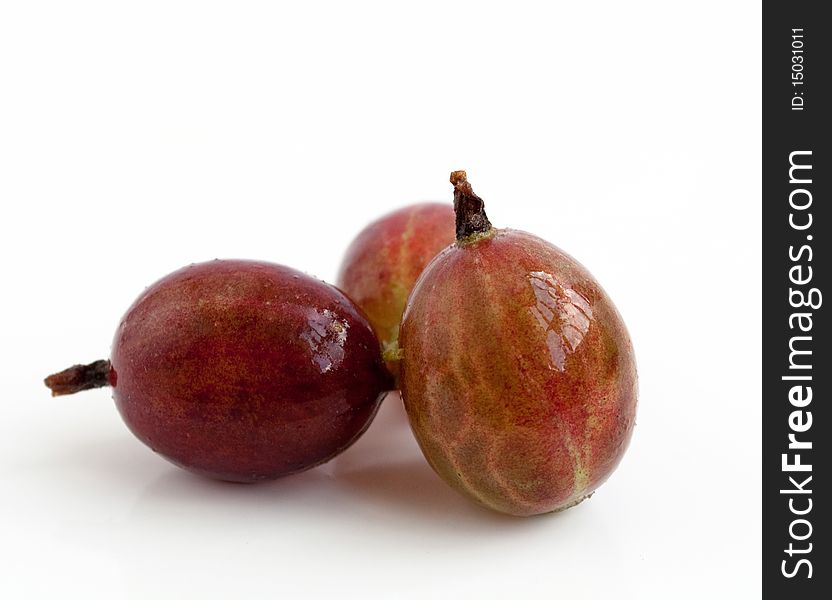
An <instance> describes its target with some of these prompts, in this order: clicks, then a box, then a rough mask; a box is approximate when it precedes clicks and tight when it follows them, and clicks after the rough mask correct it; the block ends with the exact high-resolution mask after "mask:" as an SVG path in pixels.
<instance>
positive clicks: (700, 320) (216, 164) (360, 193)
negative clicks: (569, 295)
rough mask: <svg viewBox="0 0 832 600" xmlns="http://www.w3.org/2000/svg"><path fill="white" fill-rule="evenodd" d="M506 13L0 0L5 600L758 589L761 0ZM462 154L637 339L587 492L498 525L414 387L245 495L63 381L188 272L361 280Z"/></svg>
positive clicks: (0, 553) (470, 6)
mask: <svg viewBox="0 0 832 600" xmlns="http://www.w3.org/2000/svg"><path fill="white" fill-rule="evenodd" d="M486 4H487V3H483V2H476V3H465V4H463V3H449V2H425V1H422V2H418V3H409V4H407V5H405V4H403V3H401V4H400V3H387V2H378V3H366V2H356V1H352V2H343V3H336V2H315V3H291V4H290V3H286V5H285V6H280V7H279V6H277V3H274V2H228V3H220V2H205V1H200V2H172V1H171V0H165V1H163V2H150V1H145V2H135V3H129V4H128V3H121V2H112V1H104V2H82V1H78V2H51V3H50V2H39V1H34V0H32V1H27V2H22V1H21V2H14V1H11V2H3V3H2V4H0V260H2V279H1V281H2V295H0V303H1V304H0V308H1V310H0V319H2V322H1V323H0V325H2V329H0V331H1V332H2V334H0V335H1V337H0V352H1V353H2V354H0V365H2V367H1V368H2V378H1V379H0V381H2V384H3V390H2V415H1V416H0V503H2V504H0V508H1V509H0V597H3V598H9V599H16V598H108V599H111V598H136V599H146V598H190V597H193V598H202V599H204V598H212V597H240V598H266V597H268V598H276V597H280V598H337V597H343V598H385V599H386V598H511V599H516V598H520V599H524V598H560V597H563V598H571V599H576V598H602V597H606V596H607V595H608V594H614V595H615V597H617V598H663V599H664V598H697V599H698V598H703V597H719V598H744V597H755V596H757V595H759V592H760V566H759V558H760V549H761V535H760V524H761V511H760V460H759V449H760V432H759V430H760V412H761V411H760V403H759V398H760V380H761V377H760V367H759V361H760V331H759V325H760V274H761V263H760V248H761V238H760V229H761V223H760V203H759V202H760V201H759V199H760V196H761V189H760V175H761V172H760V166H759V163H760V153H761V141H760V139H761V136H760V122H761V114H760V86H761V82H760V70H761V63H760V27H761V24H760V9H759V6H758V3H755V2H733V3H726V2H723V1H720V2H697V3H674V2H665V1H657V2H618V1H616V2H605V3H600V2H561V3H557V4H555V3H551V2H548V3H539V4H538V3H527V2H512V3H503V6H502V7H499V8H498V7H492V6H487V5H486ZM460 168H463V169H466V170H467V171H468V173H469V177H470V179H471V181H472V183H473V185H474V188H475V190H477V192H478V193H479V194H480V195H481V196H482V197H483V198H485V200H486V202H487V206H488V214H489V216H490V217H491V220H492V221H493V222H494V223H495V224H496V225H497V226H508V227H512V228H516V229H524V230H527V231H531V232H533V233H536V234H538V235H540V236H542V237H544V238H546V239H548V240H549V241H551V242H553V243H555V244H557V245H558V246H560V247H562V248H564V249H565V250H567V251H568V252H570V253H571V254H572V255H573V256H575V257H577V258H578V259H579V260H580V261H582V262H583V263H584V264H585V265H586V266H587V267H588V268H589V269H590V270H591V271H592V272H593V273H594V274H595V275H596V277H597V278H598V279H599V280H600V281H601V283H602V284H603V285H604V286H605V288H606V289H607V291H608V292H609V294H610V295H611V296H612V298H613V299H614V300H615V302H616V303H617V305H618V307H619V309H620V311H621V313H622V314H623V316H624V318H625V320H626V322H627V324H628V326H629V329H630V331H631V333H632V337H633V341H634V344H635V348H636V353H637V358H638V362H639V370H640V388H641V395H640V406H639V416H638V426H637V428H636V431H635V435H634V438H633V442H632V445H631V447H630V450H629V452H628V454H627V456H626V457H625V459H624V461H623V463H622V465H621V467H620V468H619V469H618V471H617V472H616V473H615V474H614V475H613V477H612V478H611V479H610V481H609V482H608V483H607V484H605V485H604V486H603V487H602V488H601V489H600V490H599V491H598V493H597V494H596V495H595V496H594V497H593V498H592V499H591V500H590V501H588V502H585V503H584V504H582V505H581V506H579V507H577V508H575V509H572V510H569V511H566V512H565V513H562V514H559V515H554V516H545V517H538V518H531V519H525V520H524V519H512V518H508V517H502V516H500V515H497V514H492V513H489V512H487V511H485V510H484V509H480V508H478V507H476V506H474V505H473V504H471V503H469V502H468V501H467V500H465V499H463V498H462V497H460V496H457V495H456V493H455V492H453V491H451V490H450V489H448V488H447V487H446V486H445V485H444V484H443V483H442V482H441V481H440V480H439V479H438V478H437V477H436V476H435V475H434V474H433V472H432V471H431V470H430V469H429V467H427V465H426V463H425V462H424V461H423V459H422V457H421V455H420V454H419V451H418V449H417V447H416V445H415V443H414V442H413V440H412V437H411V434H410V432H409V430H408V428H407V425H406V423H405V421H404V417H403V414H402V412H401V409H400V407H399V405H398V404H397V403H396V402H395V398H394V399H392V400H391V399H389V398H388V401H387V402H386V403H385V405H384V408H383V409H382V412H381V414H380V416H379V418H378V420H377V421H376V422H375V423H374V425H373V427H372V428H371V430H370V431H369V432H368V434H367V435H366V436H365V437H364V438H362V439H361V440H360V441H359V442H358V444H356V445H355V446H354V447H353V448H351V449H350V450H348V451H347V452H346V453H345V454H343V455H342V456H341V457H340V458H338V459H336V460H334V461H333V462H331V463H330V464H328V465H325V466H323V467H321V468H318V469H315V470H313V471H310V472H307V473H305V474H302V475H298V476H295V477H290V478H286V479H284V480H281V481H277V482H273V483H266V484H261V485H254V486H240V485H229V484H222V483H217V482H213V481H209V480H205V479H201V478H199V477H197V476H194V475H190V474H188V473H185V472H182V471H179V470H177V469H176V468H175V467H173V466H171V465H169V464H168V463H166V462H165V461H163V460H161V459H160V458H158V457H156V456H154V455H153V454H152V453H151V452H150V451H149V450H147V449H146V448H145V447H143V446H142V445H141V444H140V443H139V442H138V441H136V440H135V439H134V438H133V437H132V436H131V435H130V433H129V432H128V431H127V429H126V428H125V427H124V425H123V424H122V423H121V421H120V419H119V416H118V414H117V412H116V410H115V409H114V407H113V404H112V401H111V400H110V397H109V393H108V391H107V390H96V391H93V392H87V393H84V394H80V395H77V396H71V397H63V398H55V399H53V398H51V397H50V396H49V394H48V391H47V390H46V389H45V388H44V387H43V385H42V383H41V380H42V378H43V376H45V375H47V374H48V373H50V372H52V371H54V370H57V369H60V368H63V367H65V366H67V365H69V364H72V363H74V362H82V361H83V362H87V361H91V360H94V359H97V358H103V357H106V356H107V353H108V349H109V344H110V340H111V336H112V333H113V331H114V329H115V326H116V325H117V323H118V320H119V317H120V316H121V314H122V312H123V311H124V310H125V309H126V308H127V306H128V305H129V304H130V303H131V302H132V300H133V299H134V297H135V296H136V295H137V294H138V293H139V292H140V291H141V290H142V289H143V288H144V286H146V285H148V284H150V283H151V282H153V281H154V280H156V279H157V278H159V277H161V276H162V275H164V274H166V273H168V272H169V271H171V270H173V269H176V268H178V267H180V266H183V265H185V264H188V263H190V262H194V261H202V260H207V259H212V258H215V257H244V258H261V259H267V260H272V261H275V262H281V263H286V264H289V265H291V266H294V267H296V268H299V269H302V270H305V271H307V272H308V273H311V274H314V275H317V276H319V277H321V278H324V279H327V280H330V281H331V280H333V279H334V276H335V273H336V270H337V267H338V264H339V261H340V259H341V256H342V253H343V250H344V249H345V247H346V246H347V244H348V243H349V241H350V240H351V238H352V236H353V235H355V234H356V233H357V232H358V231H359V230H360V229H361V227H363V226H364V225H365V224H366V223H367V222H369V221H370V220H372V219H374V218H376V217H378V216H379V215H380V214H382V213H384V212H387V211H389V210H390V209H392V208H395V207H398V206H401V205H404V204H407V203H410V202H414V201H418V200H427V199H435V200H446V201H450V199H451V186H450V184H449V183H448V174H449V172H450V171H451V170H453V169H460Z"/></svg>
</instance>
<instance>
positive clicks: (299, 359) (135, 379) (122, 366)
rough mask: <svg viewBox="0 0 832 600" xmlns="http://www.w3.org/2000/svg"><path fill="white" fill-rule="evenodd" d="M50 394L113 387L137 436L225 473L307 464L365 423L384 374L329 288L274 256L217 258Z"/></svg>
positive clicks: (266, 474)
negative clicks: (104, 356) (104, 355)
mask: <svg viewBox="0 0 832 600" xmlns="http://www.w3.org/2000/svg"><path fill="white" fill-rule="evenodd" d="M46 383H47V385H48V386H49V387H50V388H51V389H52V390H53V395H61V394H65V393H72V392H75V391H80V390H81V389H89V388H90V387H100V386H102V385H111V386H113V396H114V399H115V402H116V406H117V408H118V410H119V412H120V413H121V416H122V417H123V419H124V421H125V423H126V424H127V426H128V427H129V428H130V430H131V431H132V432H133V433H134V434H135V435H136V436H137V437H138V438H139V439H140V440H142V441H143V442H144V443H145V444H147V445H148V446H150V447H151V448H152V449H153V450H155V451H156V452H158V453H159V454H161V455H162V456H164V457H165V458H167V459H169V460H170V461H172V462H174V463H175V464H177V465H179V466H181V467H183V468H185V469H188V470H190V471H194V472H197V473H201V474H204V475H208V476H211V477H215V478H219V479H224V480H229V481H256V480H260V479H270V478H275V477H280V476H282V475H287V474H290V473H295V472H298V471H302V470H305V469H308V468H310V467H313V466H315V465H318V464H320V463H322V462H325V461H327V460H328V459H330V458H332V457H333V456H335V455H336V454H338V453H339V452H341V451H342V450H344V449H345V448H346V447H348V446H349V445H350V444H351V443H352V442H353V441H355V440H356V439H357V437H358V436H359V435H360V434H361V433H362V432H363V431H364V430H365V429H366V428H367V427H368V426H369V424H370V422H371V421H372V418H373V416H374V415H375V412H376V410H377V408H378V404H379V402H380V399H381V397H382V396H383V393H384V392H385V391H386V390H387V389H389V388H390V387H391V386H390V380H389V375H388V374H387V372H386V371H385V369H384V366H383V364H382V362H381V357H380V349H379V343H378V340H377V338H376V336H375V334H374V333H373V330H372V328H371V326H370V324H369V323H368V322H367V319H366V318H365V317H364V315H363V314H362V313H361V312H360V311H359V310H358V309H357V308H356V307H355V306H354V305H353V303H352V302H351V301H350V300H349V299H348V298H347V297H346V296H345V295H344V294H343V293H341V292H340V291H339V290H337V289H336V288H335V287H333V286H330V285H328V284H326V283H324V282H322V281H319V280H317V279H314V278H312V277H309V276H308V275H305V274H303V273H300V272H298V271H295V270H293V269H290V268H287V267H283V266H280V265H276V264H271V263H266V262H254V261H243V260H216V261H212V262H206V263H201V264H195V265H191V266H188V267H185V268H183V269H180V270H178V271H176V272H174V273H171V274H170V275H168V276H166V277H164V278H163V279H161V280H159V281H157V282H156V283H155V284H153V285H152V286H150V287H149V288H147V289H146V290H145V291H144V293H142V294H141V296H139V298H138V299H137V300H136V301H135V302H134V304H133V305H132V306H131V307H130V309H129V310H128V311H127V313H126V314H125V315H124V317H123V318H122V321H121V324H120V325H119V327H118V330H117V332H116V334H115V338H114V340H113V347H112V352H111V357H110V360H109V361H97V362H96V363H93V364H92V365H87V366H81V365H78V366H75V367H71V368H70V369H67V370H66V371H63V372H61V373H57V374H55V375H52V376H50V377H49V378H47V380H46Z"/></svg>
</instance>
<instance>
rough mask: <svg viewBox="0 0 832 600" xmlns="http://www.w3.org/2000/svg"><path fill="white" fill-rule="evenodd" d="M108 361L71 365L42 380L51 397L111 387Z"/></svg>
mask: <svg viewBox="0 0 832 600" xmlns="http://www.w3.org/2000/svg"><path fill="white" fill-rule="evenodd" d="M111 371H112V368H111V366H110V361H109V360H97V361H95V362H93V363H90V364H88V365H73V366H71V367H69V368H68V369H64V370H63V371H61V372H59V373H55V374H53V375H50V376H49V377H47V378H46V379H44V380H43V383H45V384H46V387H48V388H49V389H50V390H52V395H53V396H65V395H67V394H74V393H76V392H82V391H84V390H92V389H95V388H100V387H104V386H107V385H112V381H111V375H110V373H111Z"/></svg>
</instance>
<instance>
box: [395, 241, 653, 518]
mask: <svg viewBox="0 0 832 600" xmlns="http://www.w3.org/2000/svg"><path fill="white" fill-rule="evenodd" d="M399 344H400V346H401V347H402V350H403V359H402V363H401V366H402V372H401V390H402V396H403V399H404V403H405V407H406V409H407V412H408V417H409V419H410V423H411V427H412V429H413V432H414V433H415V435H416V438H417V439H418V441H419V445H420V446H421V448H422V450H423V452H424V454H425V456H426V457H427V459H428V461H429V462H430V464H431V465H432V466H433V468H434V469H435V470H436V472H437V473H438V474H439V475H440V476H441V477H442V478H443V479H445V481H447V482H448V483H449V484H451V485H452V486H453V487H455V488H456V489H458V490H459V491H461V492H462V493H463V494H465V495H468V496H470V497H472V498H473V499H475V500H477V501H478V502H480V503H481V504H483V505H485V506H487V507H490V508H492V509H495V510H498V511H501V512H504V513H508V514H511V515H518V516H527V515H534V514H539V513H545V512H550V511H556V510H561V509H564V508H568V507H570V506H573V505H575V504H577V503H578V502H580V501H581V500H583V499H584V498H586V497H588V496H589V495H590V494H591V493H592V492H593V491H594V490H595V489H596V488H597V487H598V486H599V485H601V483H603V482H604V481H605V480H606V479H607V477H609V475H610V473H611V472H612V471H613V470H614V469H615V467H616V466H617V465H618V463H619V461H620V460H621V457H622V455H623V454H624V451H625V450H626V447H627V444H628V442H629V440H630V436H631V434H632V430H633V427H634V424H635V414H636V397H637V376H636V365H635V358H634V355H633V349H632V344H631V342H630V338H629V335H628V333H627V330H626V328H625V326H624V323H623V321H622V319H621V317H620V315H619V314H618V311H617V310H616V308H615V306H614V305H613V303H612V301H611V300H610V299H609V297H608V296H607V295H606V293H605V292H604V291H603V289H602V288H601V286H600V285H599V284H598V283H597V282H596V281H595V279H594V278H593V277H592V275H590V273H589V272H588V271H587V270H586V269H585V268H584V267H583V266H582V265H581V264H579V263H578V262H577V261H575V260H574V259H573V258H572V257H570V256H569V255H567V254H566V253H564V252H563V251H561V250H560V249H558V248H556V247H555V246H553V245H551V244H549V243H547V242H545V241H543V240H541V239H540V238H537V237H535V236H533V235H530V234H528V233H524V232H520V231H512V230H494V229H492V230H491V231H490V232H488V233H485V234H477V235H474V236H471V237H470V238H469V241H463V242H461V243H457V244H455V245H454V246H452V247H450V248H448V249H446V250H445V251H443V252H442V253H441V254H440V255H439V256H438V257H437V258H436V259H435V260H434V261H433V262H432V263H431V264H430V265H429V266H428V268H427V269H425V271H424V272H423V273H422V275H421V277H420V278H419V281H418V282H417V284H416V286H415V288H414V290H413V292H412V293H411V296H410V298H409V300H408V303H407V308H406V310H405V313H404V316H403V319H402V328H401V335H400V340H399Z"/></svg>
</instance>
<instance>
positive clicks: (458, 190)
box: [451, 171, 492, 242]
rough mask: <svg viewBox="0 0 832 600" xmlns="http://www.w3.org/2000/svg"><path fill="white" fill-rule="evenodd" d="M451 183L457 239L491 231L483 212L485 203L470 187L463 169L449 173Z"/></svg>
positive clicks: (464, 238) (489, 222)
mask: <svg viewBox="0 0 832 600" xmlns="http://www.w3.org/2000/svg"><path fill="white" fill-rule="evenodd" d="M451 183H452V184H453V185H454V212H455V213H456V239H457V241H458V242H462V241H464V240H466V239H467V238H470V237H471V236H472V235H475V234H481V233H487V232H489V231H491V229H492V227H491V221H489V220H488V216H487V215H486V214H485V203H484V202H483V201H482V198H480V197H479V196H477V195H476V194H475V193H474V190H473V189H471V184H470V183H468V176H467V175H466V173H465V171H454V172H453V173H451Z"/></svg>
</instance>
